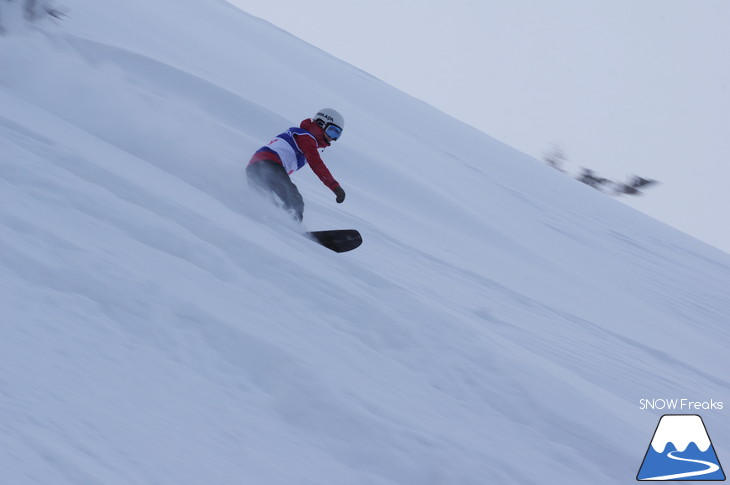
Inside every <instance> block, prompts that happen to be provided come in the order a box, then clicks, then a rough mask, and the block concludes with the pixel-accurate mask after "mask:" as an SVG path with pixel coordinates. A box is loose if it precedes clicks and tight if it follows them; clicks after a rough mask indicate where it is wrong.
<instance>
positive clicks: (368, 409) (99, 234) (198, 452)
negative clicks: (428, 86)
mask: <svg viewBox="0 0 730 485" xmlns="http://www.w3.org/2000/svg"><path fill="white" fill-rule="evenodd" d="M63 3H64V5H65V6H66V7H67V8H68V13H69V16H68V17H67V18H66V19H65V20H64V21H63V22H55V23H52V22H46V23H43V24H36V25H27V24H25V23H24V22H21V21H20V20H19V16H17V15H16V16H15V17H13V15H12V12H11V13H9V10H12V9H13V8H17V7H16V5H17V2H15V3H8V2H2V4H1V5H0V9H2V10H1V11H0V22H2V23H3V24H4V28H5V34H4V35H3V36H1V37H0V197H1V200H2V203H0V285H1V287H2V290H1V292H0V295H1V300H0V301H1V303H0V304H1V306H0V312H1V314H2V319H1V321H0V470H1V472H0V474H1V475H2V478H1V481H2V483H3V484H12V485H16V484H21V485H22V484H52V485H66V484H69V485H70V484H73V485H79V484H84V485H85V484H104V485H117V484H119V485H121V484H124V485H128V484H155V485H164V484H170V485H173V484H174V485H184V484H201V485H202V484H256V485H285V484H286V485H289V484H297V485H307V484H313V485H314V484H317V485H319V484H338V485H350V484H352V485H355V484H357V485H393V484H399V485H429V484H433V485H436V484H459V485H482V484H484V483H502V484H538V483H541V484H542V483H546V484H552V483H560V484H585V483H594V484H615V483H629V482H633V480H634V478H633V477H634V476H635V474H636V470H637V468H638V466H639V465H640V463H641V459H642V457H643V455H644V452H645V450H646V446H647V443H648V441H649V440H650V439H651V432H652V430H653V429H654V426H655V424H654V423H656V419H657V418H658V414H659V413H660V412H659V411H655V412H654V414H651V413H652V412H650V411H641V410H640V409H639V399H641V398H664V397H676V396H678V397H688V398H690V399H693V400H702V399H710V398H712V399H714V400H720V401H723V400H725V401H728V400H730V394H729V393H728V391H729V390H730V381H729V380H728V372H727V371H728V368H730V367H729V366H728V355H730V354H728V351H727V347H728V344H729V343H730V327H729V326H728V315H730V291H728V289H729V288H730V256H728V255H727V254H725V253H723V252H720V251H718V250H716V249H713V248H711V247H709V246H707V245H705V244H703V243H701V242H699V241H697V240H695V239H692V238H690V237H688V236H686V235H684V234H682V233H680V232H678V231H676V230H674V229H671V228H669V227H668V226H666V225H663V224H661V223H659V222H657V221H655V220H653V219H650V218H648V217H646V216H644V215H641V214H639V213H638V212H636V211H634V210H632V209H630V208H628V207H626V206H624V205H622V204H620V203H617V202H615V201H613V200H611V199H609V198H607V197H605V196H603V195H601V194H599V193H597V192H595V191H593V190H592V189H590V188H588V187H586V186H583V185H582V184H580V183H577V182H575V181H573V180H570V179H568V178H566V177H564V176H562V175H561V174H559V173H558V172H555V171H554V170H552V169H550V168H548V167H546V166H544V165H543V164H541V163H540V162H538V161H536V160H534V159H532V158H530V157H527V156H525V155H523V154H521V153H519V152H517V151H516V150H514V149H512V148H510V147H508V146H505V145H503V144H501V143H499V142H498V141H496V140H494V139H492V138H490V137H489V136H487V135H485V134H483V133H481V132H479V131H477V130H475V129H473V128H471V127H469V126H467V125H465V124H463V123H461V122H459V121H457V120H454V119H452V118H449V117H447V116H445V115H444V114H443V113H441V112H439V111H437V110H435V109H433V108H432V107H430V106H428V105H426V104H424V103H422V102H420V101H418V100H416V99H414V98H411V97H409V96H407V95H405V94H403V93H402V92H399V91H397V90H395V89H393V88H391V87H389V86H388V85H386V84H384V83H383V82H381V81H379V80H378V79H376V78H374V77H372V76H370V75H368V74H367V73H365V72H362V71H360V70H358V69H356V68H354V67H353V66H350V65H347V64H345V63H343V62H341V61H339V60H338V59H335V58H333V57H331V56H329V55H327V54H326V53H324V52H322V51H320V50H318V49H316V48H314V47H312V46H310V45H308V44H306V43H303V42H302V41H300V40H298V39H296V38H295V37H293V36H291V35H289V34H287V33H286V32H284V31H281V30H279V29H277V28H275V27H273V26H271V25H270V24H268V23H266V22H264V21H262V20H260V19H257V18H255V17H252V16H249V15H247V14H246V13H244V12H242V11H240V10H237V9H236V8H234V7H232V6H230V5H229V4H227V3H226V2H224V1H223V0H186V1H184V2H176V1H173V0H154V1H149V0H126V1H124V2H119V1H113V0H95V1H94V2H88V1H84V0H64V2H63ZM380 55H387V53H381V54H380ZM404 62H407V60H404ZM444 88H445V89H448V87H446V86H445V87H444ZM485 89H488V86H485ZM322 107H334V108H336V109H337V110H339V111H340V112H341V113H343V115H344V116H345V118H346V122H347V130H346V131H345V133H344V135H343V136H342V138H341V139H340V140H339V141H337V142H336V143H335V144H334V145H333V146H332V147H330V148H328V149H326V150H325V151H324V153H323V158H324V160H325V162H326V163H327V164H328V166H329V168H330V170H331V171H332V173H333V175H334V176H335V177H336V178H337V179H338V180H339V181H340V183H341V184H342V186H343V187H344V188H345V190H346V191H347V199H346V200H345V202H344V203H343V204H341V205H338V204H336V203H335V201H334V194H332V192H331V191H330V190H329V189H327V188H326V187H325V186H324V185H322V184H321V182H320V181H319V180H318V179H317V178H316V176H315V175H314V174H313V173H312V172H311V170H309V169H308V168H305V169H303V170H302V171H300V172H298V173H297V174H295V175H294V176H293V177H294V181H295V183H297V185H298V186H299V188H300V190H301V192H302V193H303V195H304V198H305V201H306V210H305V219H304V222H305V225H306V227H307V228H308V229H310V230H319V229H332V228H342V229H344V228H356V229H358V230H360V232H361V233H362V234H363V237H364V241H365V242H364V244H363V245H362V246H361V247H360V248H358V249H357V250H355V251H352V252H349V253H344V254H335V253H332V252H330V251H328V250H326V249H324V248H322V247H320V246H318V245H316V244H314V243H313V242H311V241H309V240H307V239H306V238H304V237H303V236H302V235H301V234H300V232H301V230H300V229H298V228H297V227H296V225H295V224H294V223H293V222H290V221H288V219H287V217H286V216H285V215H284V214H281V213H279V211H278V210H276V209H273V208H271V207H269V205H268V204H266V203H264V202H261V201H259V200H258V199H257V198H256V197H254V196H253V195H252V194H251V193H250V192H249V189H248V188H247V185H246V181H245V175H244V171H243V169H244V167H245V165H246V163H247V161H248V158H249V157H250V155H251V154H252V153H253V152H254V151H255V150H256V149H257V148H258V147H259V146H261V145H262V144H265V143H267V142H268V141H269V139H271V138H272V136H274V135H276V134H277V133H280V132H281V131H283V129H285V128H287V127H289V126H296V125H298V124H299V122H300V121H301V120H302V119H304V118H306V117H309V116H313V115H314V113H316V110H318V109H319V108H322ZM713 412H714V414H712V413H713ZM713 412H708V413H705V415H704V417H705V422H706V423H707V425H708V426H709V427H711V429H710V432H711V434H712V436H713V442H714V443H715V446H716V450H717V452H718V455H719V456H722V455H723V450H724V451H725V454H727V453H728V452H730V423H728V421H727V420H726V419H725V420H722V419H719V417H720V416H722V413H723V412H722V411H713Z"/></svg>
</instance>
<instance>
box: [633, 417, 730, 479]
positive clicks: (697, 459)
mask: <svg viewBox="0 0 730 485" xmlns="http://www.w3.org/2000/svg"><path fill="white" fill-rule="evenodd" d="M636 479H637V480H640V481H644V480H656V481H664V480H707V481H722V480H725V472H723V470H722V465H720V460H718V459H717V455H716V454H715V447H714V446H712V442H711V441H710V435H708V434H707V428H705V423H704V422H703V421H702V418H701V417H700V416H698V415H697V414H665V415H664V416H662V417H661V418H660V419H659V424H658V425H657V428H656V431H654V436H653V437H652V439H651V443H649V448H648V449H647V450H646V455H644V461H643V462H642V463H641V468H640V469H639V473H638V474H637V475H636Z"/></svg>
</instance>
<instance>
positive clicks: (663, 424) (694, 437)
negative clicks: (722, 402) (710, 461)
mask: <svg viewBox="0 0 730 485" xmlns="http://www.w3.org/2000/svg"><path fill="white" fill-rule="evenodd" d="M669 443H673V444H674V447H675V448H676V449H677V450H678V451H684V450H686V449H687V447H688V446H689V444H690V443H694V444H696V445H697V448H699V450H700V451H701V452H703V453H704V452H705V451H707V449H708V448H709V447H710V445H712V442H710V437H709V436H708V435H707V430H706V429H705V425H704V424H703V423H702V418H701V417H700V416H699V415H692V414H669V415H666V416H662V419H661V420H660V421H659V425H658V426H657V429H656V432H655V433H654V437H653V438H652V440H651V446H652V448H654V451H656V452H657V453H664V448H666V447H667V444H669Z"/></svg>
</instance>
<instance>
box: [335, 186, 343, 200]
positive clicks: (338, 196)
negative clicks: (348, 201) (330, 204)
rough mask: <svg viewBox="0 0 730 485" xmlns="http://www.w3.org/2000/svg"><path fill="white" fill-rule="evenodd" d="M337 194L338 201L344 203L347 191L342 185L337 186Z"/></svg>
mask: <svg viewBox="0 0 730 485" xmlns="http://www.w3.org/2000/svg"><path fill="white" fill-rule="evenodd" d="M335 195H336V196H337V203H338V204H342V202H344V200H345V191H344V190H343V189H342V187H337V188H336V189H335Z"/></svg>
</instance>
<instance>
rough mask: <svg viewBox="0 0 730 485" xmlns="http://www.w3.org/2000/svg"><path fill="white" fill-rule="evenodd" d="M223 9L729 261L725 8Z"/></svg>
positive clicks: (489, 0)
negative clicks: (595, 180)
mask: <svg viewBox="0 0 730 485" xmlns="http://www.w3.org/2000/svg"><path fill="white" fill-rule="evenodd" d="M229 1H230V2H231V3H233V4H234V5H238V6H239V7H241V8H242V9H243V10H245V11H247V12H248V13H250V14H252V15H255V16H257V17H261V18H263V19H265V20H267V21H269V22H271V23H273V24H275V25H277V26H279V27H280V28H282V29H284V30H286V31H288V32H290V33H292V34H293V35H295V36H297V37H300V38H302V39H304V40H305V41H307V42H309V43H311V44H314V45H316V46H317V47H319V48H321V49H323V50H325V51H327V52H329V53H330V54H332V55H334V56H336V57H338V58H340V59H342V60H344V61H346V62H349V63H350V64H353V65H355V66H357V67H359V68H361V69H363V70H364V71H367V72H369V73H370V74H373V75H374V76H376V77H378V78H380V79H382V80H383V81H385V82H387V83H389V84H391V85H393V86H395V87H396V88H398V89H401V90H403V91H405V92H407V93H409V94H411V95H413V96H415V97H417V98H420V99H422V100H424V101H426V102H428V103H430V104H432V105H433V106H435V107H437V108H439V109H441V110H442V111H444V112H446V113H448V114H450V115H452V116H454V117H455V118H458V119H460V120H462V121H464V122H466V123H469V124H470V125H473V126H475V127H477V128H479V129H480V130H482V131H484V132H485V133H487V134H489V135H491V136H493V137H495V138H497V139H499V140H501V141H503V142H505V143H507V144H509V145H511V146H513V147H515V148H517V149H519V150H521V151H523V152H525V153H528V154H530V155H532V156H534V157H536V158H542V157H543V155H544V154H545V153H546V152H547V151H548V150H549V149H550V146H551V144H552V143H557V144H559V145H560V146H561V147H562V149H563V151H564V152H565V154H566V155H567V158H568V163H567V164H566V165H565V169H567V170H568V171H569V172H572V173H576V172H578V171H579V170H580V168H581V167H588V168H591V169H593V170H595V171H596V172H598V174H599V175H603V176H605V177H607V178H611V179H626V178H627V177H628V176H629V175H631V174H637V175H641V176H644V177H646V178H653V179H657V180H659V181H660V182H661V185H658V186H655V187H652V188H649V189H647V190H646V195H644V196H643V197H640V198H628V197H626V198H624V199H623V200H625V201H626V202H627V203H629V204H630V205H631V206H633V207H635V208H637V209H639V210H641V211H643V212H646V213H647V214H649V215H651V216H653V217H656V218H657V219H660V220H662V221H664V222H666V223H668V224H670V225H672V226H675V227H677V228H679V229H680V230H682V231H684V232H687V233H690V234H692V235H694V236H695V237H697V238H699V239H702V240H704V241H706V242H708V243H710V244H713V245H715V246H717V247H720V248H721V249H724V250H725V251H728V252H730V222H729V221H728V219H729V217H728V211H729V210H730V187H729V185H730V1H728V0H699V1H697V0H550V1H538V0H449V2H444V1H443V0H363V1H348V0H342V1H335V2H320V1H314V2H302V1H301V0H271V1H268V2H261V1H260V0H229Z"/></svg>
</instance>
